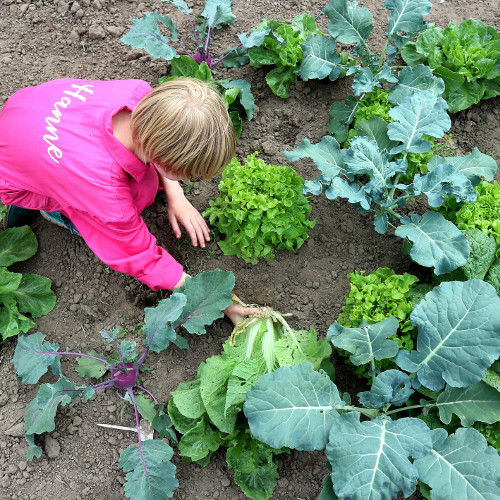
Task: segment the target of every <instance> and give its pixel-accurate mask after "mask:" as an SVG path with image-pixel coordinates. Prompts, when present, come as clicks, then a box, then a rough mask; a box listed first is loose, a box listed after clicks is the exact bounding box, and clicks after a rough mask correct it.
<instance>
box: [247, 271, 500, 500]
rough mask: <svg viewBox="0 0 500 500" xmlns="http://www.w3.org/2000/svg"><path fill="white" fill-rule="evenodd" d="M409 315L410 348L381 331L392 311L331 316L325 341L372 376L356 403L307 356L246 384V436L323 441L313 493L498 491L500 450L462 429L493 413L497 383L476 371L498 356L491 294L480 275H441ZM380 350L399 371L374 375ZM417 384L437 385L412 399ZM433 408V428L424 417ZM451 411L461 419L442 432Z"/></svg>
mask: <svg viewBox="0 0 500 500" xmlns="http://www.w3.org/2000/svg"><path fill="white" fill-rule="evenodd" d="M411 321H412V324H413V325H414V326H416V327H417V329H418V337H417V344H416V349H415V350H412V351H411V352H408V351H400V350H399V348H398V345H397V343H395V342H393V341H391V340H389V338H390V337H391V336H392V335H394V333H395V332H396V331H397V329H398V321H397V319H396V318H394V317H391V318H388V319H385V320H384V321H382V322H380V323H376V324H373V325H367V324H364V325H361V326H360V327H359V328H348V327H343V326H341V325H339V324H338V323H337V322H335V323H333V324H332V325H331V326H330V328H329V330H328V332H327V339H328V340H329V341H330V342H331V343H332V344H333V345H334V346H335V347H337V348H341V349H344V350H347V351H349V352H350V353H351V362H352V363H353V364H355V365H361V364H368V365H369V366H371V368H372V371H373V373H374V374H375V378H374V381H373V384H372V385H371V388H370V390H369V391H364V392H361V393H359V394H358V397H359V406H354V405H352V404H351V403H350V401H349V397H348V395H346V394H344V395H343V397H341V395H340V393H339V390H338V388H337V386H336V385H335V384H334V383H333V382H332V380H331V379H330V377H328V376H327V375H326V374H325V373H324V372H322V371H321V370H319V371H318V370H315V369H314V368H313V366H312V365H311V364H310V363H302V364H300V365H297V366H289V367H280V368H278V369H277V370H276V371H274V372H272V373H269V374H265V375H263V376H262V377H261V378H260V379H259V380H258V381H257V382H256V383H255V384H254V385H253V386H252V388H251V389H250V390H249V391H248V393H247V396H246V399H245V403H244V406H243V410H244V414H245V416H246V417H247V419H248V423H249V426H250V430H251V432H252V435H253V436H254V437H255V438H257V439H258V440H260V441H262V442H263V443H265V444H267V445H268V446H271V447H273V448H277V449H279V448H281V447H283V446H287V447H290V448H293V449H296V450H306V451H313V450H323V449H325V450H326V459H327V462H328V471H329V472H328V474H327V476H326V477H325V481H324V482H323V485H324V489H323V492H322V494H321V497H320V498H322V499H334V498H339V499H340V500H344V499H345V500H347V499H349V500H392V499H393V498H396V497H398V495H399V494H402V495H403V496H404V497H408V496H410V495H411V494H412V493H413V492H414V491H415V490H416V488H417V485H418V484H419V485H420V486H421V491H427V492H430V496H428V497H429V498H432V499H433V500H449V499H450V498H469V499H472V498H474V499H484V498H491V499H498V498H500V457H499V455H498V453H497V451H496V450H495V449H494V448H492V447H491V446H488V443H487V441H486V439H485V438H484V437H483V436H482V434H481V433H479V432H478V431H477V430H476V429H474V428H472V427H471V426H472V425H473V424H474V423H475V422H484V423H488V424H493V423H495V422H498V421H499V420H500V392H499V391H498V390H496V389H495V388H494V387H492V386H491V385H489V384H487V383H485V382H484V381H483V378H484V377H485V375H486V373H487V370H488V369H489V367H490V366H491V365H492V363H493V362H495V360H496V359H498V358H499V356H500V336H499V335H498V332H499V331H500V297H499V296H498V295H497V293H496V292H495V290H494V288H493V287H492V286H491V285H490V284H488V283H485V282H484V281H481V280H469V281H464V282H460V281H450V282H446V283H442V284H441V285H439V286H437V287H435V288H434V289H433V290H432V291H430V292H428V293H427V294H426V295H425V298H424V300H422V301H421V302H420V303H419V304H418V305H417V306H416V307H415V308H414V309H413V311H412V313H411ZM381 359H393V360H394V361H395V363H396V365H397V367H398V369H392V370H387V371H383V372H381V373H377V369H376V366H375V361H376V360H381ZM417 389H418V390H419V391H421V392H422V393H424V392H426V391H432V392H440V394H439V395H438V396H437V398H436V399H433V398H424V397H422V398H420V399H419V398H418V397H417V399H416V401H414V400H413V399H412V395H413V394H414V393H415V390H417ZM431 413H432V414H433V415H435V416H436V419H437V421H438V422H440V425H439V426H437V427H435V425H434V424H433V425H432V426H431V427H429V425H428V424H427V419H426V415H429V414H431ZM361 417H362V418H361ZM452 418H458V419H459V422H460V425H459V426H458V428H456V430H455V431H454V432H453V433H452V434H449V433H448V431H447V430H446V428H445V427H446V426H447V425H448V424H449V423H450V422H451V419H452ZM436 419H435V420H436Z"/></svg>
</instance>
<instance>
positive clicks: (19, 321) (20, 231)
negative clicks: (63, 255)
mask: <svg viewBox="0 0 500 500" xmlns="http://www.w3.org/2000/svg"><path fill="white" fill-rule="evenodd" d="M37 250H38V242H37V239H36V236H35V234H34V233H33V231H32V230H31V229H30V228H29V226H21V227H12V228H9V229H6V230H5V231H3V232H1V233H0V333H1V334H2V339H3V340H5V339H7V338H9V337H12V336H14V335H17V334H18V333H20V332H24V333H26V332H27V331H28V330H30V329H31V328H33V327H34V326H35V323H34V321H33V320H32V319H30V317H29V316H31V317H32V318H39V317H40V316H44V315H45V314H48V313H49V312H50V311H52V309H53V308H54V306H55V304H56V295H55V293H54V292H53V291H52V290H51V285H52V282H51V280H50V279H49V278H46V277H45V276H40V275H38V274H30V273H15V272H12V271H9V270H8V269H7V268H8V267H9V266H10V265H12V264H14V263H15V262H20V261H24V260H26V259H28V258H30V257H32V256H33V255H35V253H36V252H37ZM27 315H29V316H27Z"/></svg>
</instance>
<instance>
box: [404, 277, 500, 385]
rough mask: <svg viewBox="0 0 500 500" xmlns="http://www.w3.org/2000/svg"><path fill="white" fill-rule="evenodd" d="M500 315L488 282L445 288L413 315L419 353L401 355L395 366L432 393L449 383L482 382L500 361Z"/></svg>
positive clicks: (452, 283)
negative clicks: (409, 374) (495, 363)
mask: <svg viewBox="0 0 500 500" xmlns="http://www.w3.org/2000/svg"><path fill="white" fill-rule="evenodd" d="M499 311H500V297H499V296H498V295H497V294H496V292H495V289H494V288H493V287H492V286H491V285H490V284H488V283H485V282H484V281H481V280H470V281H465V282H462V281H449V282H445V283H442V284H441V285H439V286H437V287H435V288H434V289H433V290H432V291H431V292H429V293H428V294H427V295H426V296H425V299H424V300H422V302H420V304H418V305H417V306H416V307H415V309H413V312H412V313H411V321H412V324H414V325H416V326H417V328H418V337H417V350H416V351H411V352H406V351H399V353H398V355H397V356H396V363H397V364H398V366H399V367H400V368H402V369H403V370H406V371H408V372H416V373H417V376H418V380H419V381H420V383H421V384H422V385H424V386H425V387H428V388H429V389H431V390H433V391H438V390H440V389H442V388H443V386H444V383H445V382H446V383H448V384H449V385H451V386H453V387H467V386H469V385H472V384H475V383H477V382H479V381H480V380H481V379H482V378H483V377H484V374H485V371H486V368H488V367H489V366H490V365H491V364H492V363H493V361H495V360H496V359H497V358H498V357H499V356H500V335H498V332H500V314H499Z"/></svg>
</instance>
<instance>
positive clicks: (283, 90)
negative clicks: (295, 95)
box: [239, 14, 321, 98]
mask: <svg viewBox="0 0 500 500" xmlns="http://www.w3.org/2000/svg"><path fill="white" fill-rule="evenodd" d="M314 33H316V34H321V31H320V30H319V29H318V27H317V26H316V20H315V19H314V18H313V17H312V16H310V15H309V14H300V15H298V16H296V17H295V18H294V19H293V21H292V22H291V23H290V24H288V23H284V22H283V23H280V22H278V21H273V20H271V19H264V20H263V21H262V23H261V24H260V26H259V27H257V28H255V29H253V30H252V32H251V33H250V35H249V36H247V35H244V34H243V35H239V38H240V40H241V42H242V45H243V47H244V48H246V49H247V54H248V57H249V59H250V65H251V66H254V67H256V68H262V67H264V66H274V68H273V69H272V70H270V71H269V72H268V73H267V75H266V82H267V84H268V85H269V87H270V88H271V90H272V91H273V93H274V94H276V95H277V96H279V97H282V98H288V97H290V94H289V91H290V87H291V86H292V85H293V84H295V83H296V82H297V70H298V68H299V66H300V63H301V62H302V59H303V51H302V43H303V42H304V41H305V40H307V38H308V37H309V36H310V35H311V34H314Z"/></svg>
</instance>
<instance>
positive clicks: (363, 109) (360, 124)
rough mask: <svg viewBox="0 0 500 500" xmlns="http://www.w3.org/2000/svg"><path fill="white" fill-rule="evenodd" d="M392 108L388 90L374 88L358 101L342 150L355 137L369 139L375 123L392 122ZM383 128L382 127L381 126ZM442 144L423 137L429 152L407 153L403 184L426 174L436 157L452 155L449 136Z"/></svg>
mask: <svg viewBox="0 0 500 500" xmlns="http://www.w3.org/2000/svg"><path fill="white" fill-rule="evenodd" d="M393 107H394V105H393V104H391V102H390V101H389V90H388V89H379V88H375V89H374V90H373V91H372V92H368V93H367V94H364V96H363V97H362V98H361V99H359V101H358V103H357V106H356V111H355V112H354V120H353V122H352V124H351V127H350V128H349V133H348V136H347V139H346V141H345V142H344V143H343V144H342V146H343V147H344V148H348V147H349V144H350V140H351V139H352V138H353V137H355V136H357V135H360V136H368V137H370V136H371V134H372V132H373V127H376V126H377V122H380V120H384V121H385V122H386V123H390V122H392V121H393V120H392V118H391V116H390V115H389V111H390V110H391V109H392V108H393ZM382 126H383V125H382ZM445 138H446V139H445V141H444V142H438V140H437V139H435V138H434V137H431V136H424V137H423V139H424V140H426V141H427V142H429V144H430V145H431V147H430V149H429V151H425V152H422V153H408V155H407V156H406V159H407V161H408V168H407V170H406V174H405V175H404V176H403V177H402V178H401V180H402V181H403V182H407V181H411V179H413V177H414V175H415V174H422V175H423V174H426V173H427V172H428V169H427V163H428V162H429V160H430V159H431V158H432V157H433V156H436V155H443V154H446V153H448V154H450V155H451V154H452V153H453V151H452V150H451V147H450V140H451V138H450V136H449V134H447V136H445ZM400 157H402V154H401V153H400V154H399V155H395V157H394V159H396V160H397V159H399V158H400Z"/></svg>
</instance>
